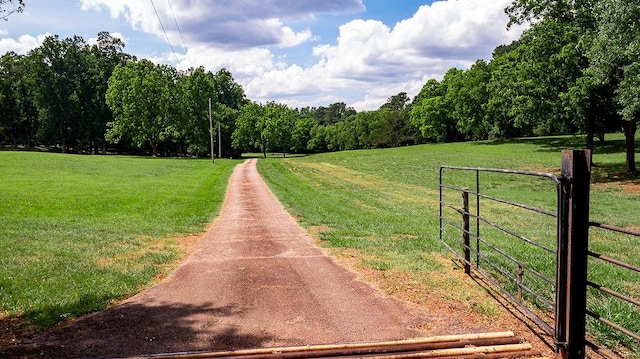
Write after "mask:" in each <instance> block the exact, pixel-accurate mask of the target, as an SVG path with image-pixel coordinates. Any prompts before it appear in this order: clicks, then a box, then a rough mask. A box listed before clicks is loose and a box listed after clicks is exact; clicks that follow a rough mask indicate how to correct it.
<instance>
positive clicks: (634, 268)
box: [586, 221, 640, 347]
mask: <svg viewBox="0 0 640 359" xmlns="http://www.w3.org/2000/svg"><path fill="white" fill-rule="evenodd" d="M589 226H590V227H595V228H600V229H603V230H606V231H611V232H616V233H620V234H623V235H628V236H632V237H635V238H640V232H636V231H632V230H629V229H626V228H620V227H616V226H611V225H608V224H603V223H598V222H591V221H590V222H589ZM639 244H640V243H639ZM587 255H588V256H589V257H590V258H594V259H595V260H599V261H602V262H606V263H608V264H610V265H613V266H616V267H620V268H623V269H625V270H630V271H633V272H636V273H640V267H638V266H635V265H633V264H630V263H626V262H624V261H620V260H617V259H614V258H611V257H608V256H606V255H604V254H600V253H596V252H593V251H590V250H589V251H588V252H587ZM587 286H588V287H590V288H593V289H595V290H597V291H598V292H600V293H603V294H605V295H609V296H613V297H615V298H617V299H619V300H622V301H624V302H626V303H629V304H632V305H635V306H636V307H637V308H639V309H640V300H638V299H637V298H633V297H631V296H630V295H627V294H624V293H620V292H618V291H615V290H613V289H610V288H607V287H605V286H603V285H601V284H597V283H594V282H592V281H590V280H587ZM586 314H587V316H589V317H591V318H593V319H595V320H597V321H599V322H601V323H604V324H605V325H607V326H609V327H611V328H613V329H615V330H617V331H619V332H621V333H624V334H625V335H627V336H629V337H631V338H633V339H635V340H637V341H638V342H640V333H636V332H633V331H632V330H630V329H628V328H625V327H623V326H621V325H619V324H616V323H615V322H613V321H612V320H611V318H605V317H602V316H601V315H600V314H597V313H595V312H593V311H591V310H590V309H589V308H587V310H586ZM639 319H640V318H639ZM587 343H588V344H589V345H590V346H592V347H596V345H595V344H593V343H591V342H589V341H587Z"/></svg>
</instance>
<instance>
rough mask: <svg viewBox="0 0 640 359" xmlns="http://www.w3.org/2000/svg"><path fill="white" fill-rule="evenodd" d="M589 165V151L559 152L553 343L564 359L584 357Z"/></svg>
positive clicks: (559, 356)
mask: <svg viewBox="0 0 640 359" xmlns="http://www.w3.org/2000/svg"><path fill="white" fill-rule="evenodd" d="M590 166H591V152H590V151H584V150H565V151H562V178H561V184H560V189H559V197H560V198H559V199H558V261H557V263H558V264H557V278H556V322H555V329H556V330H555V341H556V352H557V354H558V358H564V359H566V358H571V359H574V358H584V357H585V347H586V340H585V326H586V307H587V283H586V282H587V251H588V242H589V241H588V237H589V182H590V180H591V168H590Z"/></svg>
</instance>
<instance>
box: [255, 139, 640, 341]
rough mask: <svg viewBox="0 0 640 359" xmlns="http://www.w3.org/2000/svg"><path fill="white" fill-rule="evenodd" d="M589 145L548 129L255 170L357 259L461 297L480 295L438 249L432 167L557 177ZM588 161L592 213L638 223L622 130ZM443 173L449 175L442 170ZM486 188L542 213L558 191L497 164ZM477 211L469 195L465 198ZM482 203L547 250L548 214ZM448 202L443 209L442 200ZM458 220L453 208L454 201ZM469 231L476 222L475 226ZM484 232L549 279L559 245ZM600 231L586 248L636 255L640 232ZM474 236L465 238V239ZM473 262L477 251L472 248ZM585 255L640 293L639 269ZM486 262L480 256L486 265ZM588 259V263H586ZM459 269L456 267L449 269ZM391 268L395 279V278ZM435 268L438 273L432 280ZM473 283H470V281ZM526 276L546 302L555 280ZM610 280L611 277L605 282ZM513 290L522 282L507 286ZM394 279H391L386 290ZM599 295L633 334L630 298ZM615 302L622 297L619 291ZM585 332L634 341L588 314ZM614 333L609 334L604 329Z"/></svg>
mask: <svg viewBox="0 0 640 359" xmlns="http://www.w3.org/2000/svg"><path fill="white" fill-rule="evenodd" d="M583 143H584V139H583V138H579V137H553V138H534V139H519V140H513V141H502V142H478V143H453V144H436V145H424V146H412V147H404V148H394V149H382V150H365V151H346V152H337V153H328V154H321V155H312V156H306V157H298V158H291V159H278V158H269V159H266V160H260V161H259V162H258V165H259V170H260V172H261V173H262V174H263V176H264V177H265V179H266V180H267V182H268V183H269V186H270V187H271V189H272V190H273V191H274V192H275V193H276V195H277V196H278V197H279V198H280V200H281V201H282V202H283V203H284V204H285V206H286V207H287V208H288V209H289V210H290V211H291V212H292V213H293V214H294V215H295V216H296V217H297V218H299V219H300V222H301V224H303V225H304V226H306V227H307V228H322V229H323V231H321V232H320V233H319V238H320V239H321V240H322V243H323V244H324V245H326V246H329V247H331V248H338V249H339V252H340V251H346V252H348V253H351V252H350V251H356V252H357V255H356V257H361V258H362V259H361V260H360V261H359V262H358V265H360V266H362V267H363V268H367V269H368V270H373V271H379V272H383V273H387V274H388V275H389V276H392V275H397V276H398V277H399V278H402V280H398V281H399V282H402V283H404V285H406V286H408V287H412V286H414V285H416V283H418V284H419V285H421V286H422V288H423V290H424V292H425V295H427V294H428V293H430V294H431V295H439V296H441V297H443V298H447V299H455V300H458V301H459V302H460V303H461V305H463V306H468V303H469V302H470V301H474V300H477V298H478V296H479V295H480V294H477V293H474V294H473V295H469V294H465V292H469V291H470V289H469V285H468V283H466V282H465V280H464V279H461V278H460V277H459V276H458V273H456V272H454V271H452V267H451V266H450V265H443V264H442V263H446V260H445V261H444V262H443V261H442V258H447V257H450V254H449V253H448V251H447V250H446V249H445V247H444V246H443V245H442V244H441V242H440V240H439V229H438V228H439V207H438V203H439V191H438V187H439V168H440V166H441V165H448V166H466V167H485V168H486V167H489V168H504V169H515V170H526V171H537V172H550V173H553V174H556V175H558V176H559V172H560V163H561V155H560V151H561V149H563V148H579V147H582V144H583ZM596 146H597V147H596V151H595V154H594V162H595V167H594V168H593V174H592V182H593V186H592V193H591V199H592V203H591V208H590V213H591V219H592V220H594V221H600V222H604V223H609V224H613V225H618V226H623V227H629V226H636V228H640V222H639V219H638V215H637V214H638V213H640V201H638V199H639V197H640V191H639V190H638V188H639V187H638V185H639V184H640V178H639V177H637V176H626V175H624V174H623V173H622V172H623V171H624V152H623V149H624V140H623V137H622V136H621V135H619V134H616V135H608V136H607V142H606V143H604V144H596ZM445 175H447V174H445ZM448 176H449V177H448V180H447V181H448V183H449V184H451V185H455V186H457V187H470V188H471V191H475V173H473V172H468V173H460V172H457V173H455V174H453V173H449V174H448ZM480 186H481V191H482V192H483V193H485V194H489V195H492V196H497V197H500V198H504V199H508V200H510V201H515V202H518V203H522V204H526V205H529V206H532V207H536V208H540V209H543V210H545V211H549V212H555V209H556V206H557V204H556V192H555V186H554V184H553V182H551V181H550V180H548V179H537V178H530V177H526V178H522V177H521V176H505V175H498V174H481V175H480ZM444 200H445V201H446V202H448V203H450V204H452V205H454V206H457V207H459V206H460V202H461V199H460V194H459V193H458V192H456V191H445V193H444ZM470 201H471V207H472V212H473V211H474V210H475V207H474V206H475V202H474V201H475V198H474V197H473V196H471V198H470ZM481 202H482V206H481V208H482V213H481V215H483V216H486V217H488V218H490V219H491V221H492V222H494V223H496V224H499V225H501V226H504V227H506V228H509V229H510V230H513V231H515V232H517V233H519V234H520V235H522V236H524V237H526V238H529V239H531V240H534V241H536V242H539V243H541V244H543V245H545V246H547V247H549V248H552V249H555V245H556V237H555V230H556V222H555V221H556V220H555V218H552V217H548V216H544V215H536V214H532V213H530V212H528V211H525V210H523V209H520V208H508V207H506V206H503V205H500V204H491V203H488V202H487V201H483V200H481ZM445 211H446V210H445ZM446 215H447V216H450V217H451V218H452V219H451V220H452V221H453V222H454V223H456V224H459V223H460V216H459V214H457V212H455V211H453V210H451V211H450V212H449V213H448V214H446ZM447 231H449V232H450V233H451V235H452V236H454V237H456V236H457V237H459V236H460V231H459V230H458V229H456V228H455V227H449V228H448V229H447ZM472 232H475V227H473V226H472ZM481 236H482V237H483V238H485V239H486V240H487V241H488V242H489V243H490V244H493V245H496V246H498V247H500V248H501V249H502V250H504V251H505V252H507V253H508V254H509V255H510V256H513V257H514V258H516V259H517V260H519V261H522V262H524V263H527V264H528V265H529V266H531V267H532V268H533V269H535V270H537V271H539V272H541V273H542V274H543V275H545V276H547V277H548V278H551V279H552V280H553V281H555V270H556V264H555V255H554V254H552V253H548V252H546V251H545V250H540V249H536V248H535V247H532V246H530V245H525V244H523V242H522V241H521V240H514V239H513V237H511V236H509V235H505V234H504V233H499V232H497V231H495V230H494V229H491V228H490V227H489V226H487V225H485V224H481ZM607 236H611V235H610V234H607V235H594V236H592V239H591V248H592V249H593V248H598V249H599V250H602V251H604V252H605V253H607V254H608V255H610V256H612V257H614V258H618V259H621V260H627V261H629V262H630V263H631V264H634V265H640V246H638V239H637V238H636V239H627V240H626V241H625V240H620V239H606V237H607ZM473 242H475V240H474V239H472V243H473ZM481 250H482V253H483V254H485V255H487V256H488V257H489V258H490V259H493V260H495V261H502V262H501V264H502V265H504V266H505V267H506V268H507V269H508V271H509V272H510V273H513V274H514V275H515V273H516V272H517V266H514V265H513V263H509V261H504V260H503V259H500V257H501V256H498V255H497V254H496V253H495V252H493V251H491V250H489V249H488V247H487V246H483V248H481ZM472 258H473V259H474V260H475V258H474V257H473V256H472ZM591 262H592V261H590V272H589V276H590V280H593V281H601V282H603V283H601V284H603V285H606V286H608V287H610V288H622V289H623V290H622V292H623V293H625V294H627V295H630V296H634V297H635V298H638V297H640V293H639V292H638V283H639V278H638V277H637V276H636V275H634V274H633V273H629V271H622V270H619V269H615V270H612V269H608V270H606V271H605V270H601V269H598V267H599V266H601V264H592V263H591ZM481 265H482V263H481ZM592 269H593V270H592ZM456 270H457V271H459V268H458V269H456ZM394 278H395V277H394ZM436 278H437V279H436ZM469 282H471V281H469ZM523 282H524V284H526V285H527V286H529V287H530V288H532V289H533V290H534V291H536V292H538V293H540V294H541V295H542V297H543V298H546V300H548V301H550V302H551V303H553V298H554V289H553V286H552V285H550V284H549V283H547V282H545V281H544V280H540V279H539V278H537V277H536V276H532V275H530V274H525V276H524V278H523ZM612 282H615V283H616V284H615V285H613V284H611V283H612ZM505 285H506V286H507V288H508V289H510V290H512V291H513V292H514V293H516V292H517V289H516V288H517V287H516V286H514V285H512V284H511V285H510V284H505ZM395 290H397V289H395V288H391V289H389V291H390V292H393V291H395ZM523 298H524V300H526V301H529V302H531V303H532V305H533V306H535V307H536V308H538V309H537V310H539V311H541V312H543V311H545V310H548V309H545V308H546V306H545V305H544V304H543V303H541V302H537V300H536V299H534V298H533V297H532V296H531V295H529V294H528V293H526V292H524V293H523ZM607 300H608V301H611V299H610V298H607V299H606V300H604V299H603V298H602V296H601V295H600V294H594V293H592V292H591V291H590V292H589V306H590V309H591V310H594V311H597V310H599V309H598V308H599V307H603V309H602V310H603V311H605V312H606V313H601V314H602V315H605V314H609V315H612V316H613V317H615V318H617V320H619V322H618V324H621V325H623V326H625V327H627V328H629V329H631V330H635V331H636V332H637V331H638V330H640V329H638V328H637V325H638V323H640V318H639V317H638V316H637V311H629V310H628V309H626V308H628V306H624V305H619V304H616V305H609V304H607V303H606V301H607ZM603 301H604V302H603ZM615 301H617V300H615ZM474 309H475V310H476V311H478V312H484V314H487V313H488V314H491V313H492V312H493V311H492V310H491V309H490V308H489V309H487V307H486V305H484V304H483V306H482V307H481V308H478V306H476V307H475V308H474ZM588 330H589V332H590V333H593V334H591V336H592V337H593V338H594V339H595V340H598V341H599V342H600V343H605V344H607V345H610V346H611V345H614V346H616V345H620V344H612V343H621V344H622V345H625V346H626V347H627V348H630V349H628V350H631V351H634V350H635V351H640V347H639V346H638V343H636V342H635V341H634V340H632V339H628V337H626V338H627V339H624V340H622V339H620V338H619V336H613V337H612V336H610V335H608V334H607V332H606V331H604V330H602V329H601V326H600V325H596V324H594V323H592V322H590V323H589V328H588ZM607 338H609V339H607Z"/></svg>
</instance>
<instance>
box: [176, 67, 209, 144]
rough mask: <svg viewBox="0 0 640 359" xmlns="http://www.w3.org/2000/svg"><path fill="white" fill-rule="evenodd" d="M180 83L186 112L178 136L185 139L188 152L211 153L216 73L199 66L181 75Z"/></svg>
mask: <svg viewBox="0 0 640 359" xmlns="http://www.w3.org/2000/svg"><path fill="white" fill-rule="evenodd" d="M178 85H179V87H180V90H179V91H180V96H181V98H182V106H183V107H182V108H183V112H184V113H183V114H184V122H183V125H182V126H181V128H180V130H179V136H178V138H179V139H180V140H183V141H185V144H186V146H187V152H188V153H190V154H192V155H196V156H199V155H202V154H206V153H209V152H210V149H211V144H210V139H211V137H210V134H209V99H211V101H212V104H213V106H212V107H215V105H216V104H217V103H218V97H217V94H216V90H215V79H214V75H213V73H211V72H208V71H205V70H204V67H198V68H196V69H193V70H191V71H190V73H188V74H187V75H186V76H181V77H180V81H179V84H178Z"/></svg>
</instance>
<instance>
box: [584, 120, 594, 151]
mask: <svg viewBox="0 0 640 359" xmlns="http://www.w3.org/2000/svg"><path fill="white" fill-rule="evenodd" d="M595 136H596V131H595V126H594V125H593V123H592V121H589V120H587V143H586V144H585V145H586V147H587V149H588V150H591V151H592V152H593V138H594V137H595Z"/></svg>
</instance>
